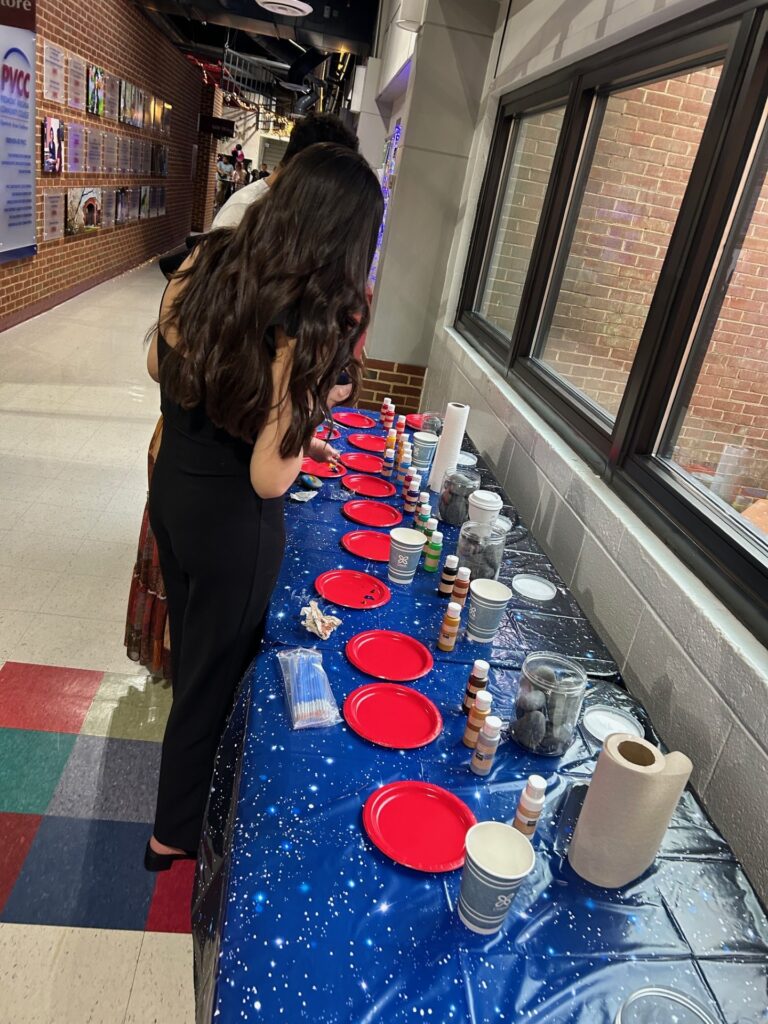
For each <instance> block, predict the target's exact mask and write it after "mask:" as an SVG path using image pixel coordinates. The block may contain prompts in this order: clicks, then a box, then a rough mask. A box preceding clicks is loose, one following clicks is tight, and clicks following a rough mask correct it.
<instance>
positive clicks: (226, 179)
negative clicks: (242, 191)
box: [216, 153, 234, 209]
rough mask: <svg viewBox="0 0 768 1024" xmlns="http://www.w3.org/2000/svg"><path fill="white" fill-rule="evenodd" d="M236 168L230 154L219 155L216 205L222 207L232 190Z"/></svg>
mask: <svg viewBox="0 0 768 1024" xmlns="http://www.w3.org/2000/svg"><path fill="white" fill-rule="evenodd" d="M233 171H234V168H233V166H232V162H231V161H230V159H229V157H228V156H224V154H223V153H222V154H220V155H219V159H218V161H217V163H216V182H217V187H216V205H217V206H218V207H219V209H221V208H222V207H223V206H224V204H225V203H226V201H227V200H228V199H229V196H230V193H231V192H232V174H233Z"/></svg>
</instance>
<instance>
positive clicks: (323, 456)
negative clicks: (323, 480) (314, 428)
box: [308, 437, 339, 466]
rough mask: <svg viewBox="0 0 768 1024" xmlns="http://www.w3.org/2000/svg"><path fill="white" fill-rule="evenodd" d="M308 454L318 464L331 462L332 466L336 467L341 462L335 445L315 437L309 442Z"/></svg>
mask: <svg viewBox="0 0 768 1024" xmlns="http://www.w3.org/2000/svg"><path fill="white" fill-rule="evenodd" d="M308 454H309V457H310V458H312V459H314V460H315V461H316V462H329V463H330V464H331V465H332V466H336V465H337V464H338V462H339V453H338V452H337V451H336V449H335V448H334V447H333V445H330V444H328V442H327V441H324V440H323V439H322V438H320V437H313V438H312V440H311V441H310V442H309V453H308Z"/></svg>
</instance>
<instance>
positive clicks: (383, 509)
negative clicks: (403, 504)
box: [341, 498, 403, 528]
mask: <svg viewBox="0 0 768 1024" xmlns="http://www.w3.org/2000/svg"><path fill="white" fill-rule="evenodd" d="M341 511H342V512H343V513H344V515H345V516H346V517H347V519H351V520H352V522H353V523H360V524H361V525H362V526H389V527H390V528H391V527H393V526H397V524H398V523H402V521H403V513H402V512H398V511H397V509H396V508H393V507H392V506H391V505H382V504H381V502H380V501H360V500H358V499H357V498H353V499H352V501H348V502H347V503H346V504H345V505H342V506H341Z"/></svg>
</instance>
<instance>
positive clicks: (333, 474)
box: [301, 459, 344, 480]
mask: <svg viewBox="0 0 768 1024" xmlns="http://www.w3.org/2000/svg"><path fill="white" fill-rule="evenodd" d="M301 472H302V473H311V474H312V475H313V476H322V477H325V478H326V479H330V480H338V479H339V477H340V476H343V475H344V470H343V469H341V468H337V467H336V466H332V465H331V464H330V462H318V461H317V459H304V460H303V462H302V463H301Z"/></svg>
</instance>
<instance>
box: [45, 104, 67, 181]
mask: <svg viewBox="0 0 768 1024" xmlns="http://www.w3.org/2000/svg"><path fill="white" fill-rule="evenodd" d="M41 142H42V168H43V174H61V172H62V171H63V170H64V125H63V124H62V123H61V121H60V120H59V118H58V117H44V118H43V120H42V122H41Z"/></svg>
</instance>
